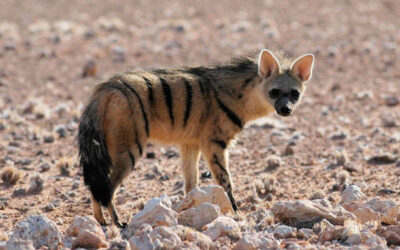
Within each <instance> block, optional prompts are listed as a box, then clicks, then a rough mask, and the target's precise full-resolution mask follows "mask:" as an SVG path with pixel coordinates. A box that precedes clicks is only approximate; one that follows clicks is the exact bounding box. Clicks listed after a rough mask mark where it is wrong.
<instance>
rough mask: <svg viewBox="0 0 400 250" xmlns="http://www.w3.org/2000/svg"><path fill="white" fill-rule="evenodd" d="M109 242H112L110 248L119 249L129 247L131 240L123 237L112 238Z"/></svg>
mask: <svg viewBox="0 0 400 250" xmlns="http://www.w3.org/2000/svg"><path fill="white" fill-rule="evenodd" d="M109 243H110V246H109V249H115V250H117V249H129V248H130V246H129V242H128V241H126V240H124V239H121V238H115V239H112V240H110V241H109Z"/></svg>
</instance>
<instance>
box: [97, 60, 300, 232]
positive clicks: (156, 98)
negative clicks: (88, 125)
mask: <svg viewBox="0 0 400 250" xmlns="http://www.w3.org/2000/svg"><path fill="white" fill-rule="evenodd" d="M274 58H276V59H277V60H278V64H280V68H279V70H278V71H277V73H276V74H274V75H271V76H268V77H265V78H264V77H263V76H262V75H259V72H258V70H257V64H258V62H257V59H256V58H255V57H250V58H241V59H238V60H236V61H235V60H234V61H232V62H230V63H228V64H223V65H216V66H211V67H198V68H183V69H168V70H154V71H151V70H150V71H142V70H140V71H131V72H127V73H124V74H120V75H117V76H114V77H112V78H111V79H109V80H108V81H106V82H105V83H103V84H101V85H100V86H99V87H98V88H97V90H96V91H95V94H94V97H93V98H92V99H97V100H99V111H98V113H99V116H101V117H102V119H101V120H102V121H103V124H102V127H103V131H104V135H105V141H106V145H107V149H108V154H109V156H110V157H111V160H112V166H111V167H110V173H109V179H110V182H111V189H112V193H114V191H115V190H116V188H117V187H118V186H119V185H120V184H121V182H122V181H123V179H124V178H125V177H126V176H127V175H128V174H129V173H130V171H131V169H132V168H133V167H134V166H132V163H133V165H134V163H136V162H137V161H138V160H139V158H140V156H141V153H142V152H141V151H143V150H144V147H145V145H146V143H147V142H148V141H155V142H160V143H167V144H175V145H179V146H180V148H181V153H182V166H183V172H184V177H185V181H186V182H185V183H186V187H185V191H186V192H189V191H190V190H191V189H193V188H194V187H195V186H196V185H197V179H198V168H197V165H198V160H199V157H200V152H201V154H202V155H203V156H204V157H205V159H206V161H207V163H208V165H209V167H210V169H211V171H212V174H213V176H214V178H215V179H216V181H217V182H218V184H220V185H221V186H223V187H224V188H225V190H226V192H227V193H228V196H229V198H230V199H231V202H232V206H233V207H234V208H236V203H235V200H234V197H233V184H232V180H231V175H230V172H229V167H228V151H227V148H228V146H229V144H230V142H231V141H232V140H233V139H234V137H235V136H236V135H237V134H238V133H239V132H240V131H241V130H242V129H243V127H244V125H245V124H246V123H247V122H249V121H251V120H254V119H257V118H259V117H262V116H266V115H268V114H269V113H271V112H273V111H275V107H274V100H273V99H271V98H270V97H269V96H268V93H269V91H270V90H271V89H273V88H279V89H281V90H282V91H290V90H291V89H297V90H298V91H299V92H300V95H301V96H302V95H303V93H304V90H305V86H304V84H303V83H302V82H299V81H298V80H296V79H294V78H293V77H291V76H290V72H289V68H290V65H291V63H292V60H291V59H288V58H285V57H284V56H283V54H282V53H276V54H275V57H274ZM267 69H268V68H267ZM288 72H289V73H288ZM285 77H286V78H285ZM163 80H164V83H163ZM149 84H151V87H149ZM301 96H300V99H301ZM152 100H153V101H152ZM299 102H300V101H299ZM299 102H298V103H299ZM298 103H296V104H293V107H295V106H296V105H297V104H298ZM146 126H148V134H147V132H146ZM140 148H141V149H140ZM92 202H93V209H94V214H95V217H96V219H97V220H98V221H99V222H100V223H105V221H104V217H103V215H102V212H101V207H100V205H99V203H98V202H97V201H96V200H95V199H94V198H92ZM107 209H108V211H109V214H110V215H111V217H112V219H113V222H114V223H115V224H117V225H120V223H119V221H118V215H117V213H116V211H115V209H114V206H113V202H112V201H111V202H110V204H109V205H108V208H107Z"/></svg>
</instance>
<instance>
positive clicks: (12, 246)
mask: <svg viewBox="0 0 400 250" xmlns="http://www.w3.org/2000/svg"><path fill="white" fill-rule="evenodd" d="M5 249H6V250H35V247H34V246H33V242H32V241H31V240H23V239H10V240H9V241H7V243H6V247H5Z"/></svg>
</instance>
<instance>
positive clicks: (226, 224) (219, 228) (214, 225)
mask: <svg viewBox="0 0 400 250" xmlns="http://www.w3.org/2000/svg"><path fill="white" fill-rule="evenodd" d="M203 233H204V234H205V235H207V236H209V237H210V238H211V240H216V239H217V238H219V237H221V236H226V235H228V236H230V237H234V238H236V237H240V228H239V225H238V223H237V222H236V221H234V220H233V219H231V218H229V217H225V216H222V217H218V218H217V219H215V220H214V221H213V222H211V223H210V224H207V225H205V226H204V227H203Z"/></svg>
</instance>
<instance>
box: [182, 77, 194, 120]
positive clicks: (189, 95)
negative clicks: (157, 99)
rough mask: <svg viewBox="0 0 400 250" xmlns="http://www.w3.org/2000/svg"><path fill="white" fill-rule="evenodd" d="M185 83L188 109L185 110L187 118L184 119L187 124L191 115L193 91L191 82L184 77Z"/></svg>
mask: <svg viewBox="0 0 400 250" xmlns="http://www.w3.org/2000/svg"><path fill="white" fill-rule="evenodd" d="M184 83H185V87H186V111H185V118H184V120H183V126H186V124H187V121H188V119H189V116H190V111H191V109H192V97H193V93H192V85H190V83H189V82H188V81H187V80H186V79H184Z"/></svg>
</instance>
